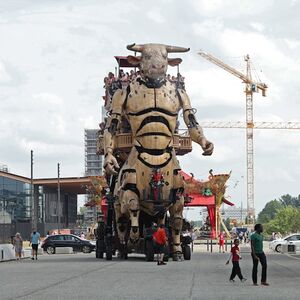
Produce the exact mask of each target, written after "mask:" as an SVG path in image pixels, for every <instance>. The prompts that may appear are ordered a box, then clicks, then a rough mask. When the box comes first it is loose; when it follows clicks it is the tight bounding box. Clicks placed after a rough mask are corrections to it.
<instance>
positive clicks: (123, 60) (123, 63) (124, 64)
mask: <svg viewBox="0 0 300 300" xmlns="http://www.w3.org/2000/svg"><path fill="white" fill-rule="evenodd" d="M115 59H116V61H117V63H118V65H119V67H120V68H136V66H134V65H132V64H131V63H130V62H129V61H128V60H127V56H115Z"/></svg>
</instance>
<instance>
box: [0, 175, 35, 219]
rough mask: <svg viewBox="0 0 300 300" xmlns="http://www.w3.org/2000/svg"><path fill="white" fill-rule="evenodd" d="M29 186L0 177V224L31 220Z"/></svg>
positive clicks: (22, 182) (27, 183)
mask: <svg viewBox="0 0 300 300" xmlns="http://www.w3.org/2000/svg"><path fill="white" fill-rule="evenodd" d="M30 195H31V184H30V181H29V182H26V181H25V182H24V181H20V180H15V179H12V178H7V177H4V176H0V224H1V223H2V224H5V223H12V222H19V221H20V222H24V221H25V222H28V221H30V219H31V202H30V199H31V197H30Z"/></svg>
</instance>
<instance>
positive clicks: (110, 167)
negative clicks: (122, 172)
mask: <svg viewBox="0 0 300 300" xmlns="http://www.w3.org/2000/svg"><path fill="white" fill-rule="evenodd" d="M104 169H105V171H106V172H107V174H111V175H117V174H118V172H117V171H118V170H119V169H120V166H119V164H118V162H117V160H116V158H115V157H114V156H113V155H112V154H111V153H107V154H106V156H105V159H104Z"/></svg>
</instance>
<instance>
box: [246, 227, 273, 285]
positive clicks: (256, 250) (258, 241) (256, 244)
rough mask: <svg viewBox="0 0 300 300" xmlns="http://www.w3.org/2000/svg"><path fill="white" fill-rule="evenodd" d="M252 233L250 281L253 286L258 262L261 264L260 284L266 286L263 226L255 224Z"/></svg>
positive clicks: (255, 280) (255, 281) (255, 283)
mask: <svg viewBox="0 0 300 300" xmlns="http://www.w3.org/2000/svg"><path fill="white" fill-rule="evenodd" d="M254 231H255V232H254V233H252V234H251V237H250V240H251V256H252V260H253V269H252V281H253V285H258V284H257V266H258V261H260V263H261V267H262V271H261V284H262V285H266V286H268V285H269V283H267V258H266V255H265V253H264V251H263V236H262V234H261V233H262V232H263V226H262V225H261V224H255V226H254Z"/></svg>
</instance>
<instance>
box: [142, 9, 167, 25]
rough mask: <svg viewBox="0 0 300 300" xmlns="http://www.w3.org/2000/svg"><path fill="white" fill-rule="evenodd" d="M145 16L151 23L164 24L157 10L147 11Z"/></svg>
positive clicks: (163, 19)
mask: <svg viewBox="0 0 300 300" xmlns="http://www.w3.org/2000/svg"><path fill="white" fill-rule="evenodd" d="M146 15H147V17H148V18H149V19H150V20H151V21H154V22H156V23H164V22H165V18H164V17H163V16H162V14H161V13H160V12H159V11H157V10H154V9H152V10H150V11H147V13H146Z"/></svg>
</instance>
